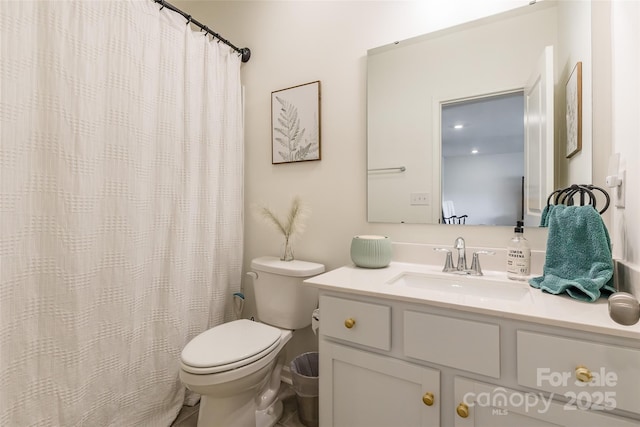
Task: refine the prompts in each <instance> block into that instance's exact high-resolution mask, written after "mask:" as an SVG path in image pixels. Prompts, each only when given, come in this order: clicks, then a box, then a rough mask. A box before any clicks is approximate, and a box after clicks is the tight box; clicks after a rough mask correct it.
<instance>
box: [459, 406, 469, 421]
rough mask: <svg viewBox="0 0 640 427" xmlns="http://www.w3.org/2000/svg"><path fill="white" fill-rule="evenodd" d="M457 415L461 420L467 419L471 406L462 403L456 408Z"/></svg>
mask: <svg viewBox="0 0 640 427" xmlns="http://www.w3.org/2000/svg"><path fill="white" fill-rule="evenodd" d="M456 413H457V414H458V416H459V417H460V418H467V417H468V416H469V406H467V404H466V403H460V404H459V405H458V406H457V407H456Z"/></svg>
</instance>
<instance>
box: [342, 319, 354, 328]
mask: <svg viewBox="0 0 640 427" xmlns="http://www.w3.org/2000/svg"><path fill="white" fill-rule="evenodd" d="M355 325H356V319H354V318H353V317H350V318H348V319H347V320H345V321H344V326H345V328H347V329H351V328H353V327H354V326H355Z"/></svg>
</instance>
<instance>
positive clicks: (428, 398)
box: [422, 391, 435, 406]
mask: <svg viewBox="0 0 640 427" xmlns="http://www.w3.org/2000/svg"><path fill="white" fill-rule="evenodd" d="M434 401H435V397H434V396H433V393H431V392H430V391H428V392H426V393H425V394H424V396H422V403H424V404H425V405H427V406H432V405H433V402H434Z"/></svg>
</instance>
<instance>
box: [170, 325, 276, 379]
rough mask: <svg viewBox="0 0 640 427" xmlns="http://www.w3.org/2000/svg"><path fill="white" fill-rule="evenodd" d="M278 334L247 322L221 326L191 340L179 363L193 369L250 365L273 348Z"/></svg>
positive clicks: (268, 327) (264, 326) (274, 330)
mask: <svg viewBox="0 0 640 427" xmlns="http://www.w3.org/2000/svg"><path fill="white" fill-rule="evenodd" d="M280 334H281V331H280V329H278V328H274V327H273V326H269V325H265V324H264V323H259V322H253V321H251V320H248V319H240V320H234V321H233V322H229V323H223V324H222V325H219V326H216V327H214V328H211V329H209V330H207V331H205V332H203V333H201V334H200V335H198V336H196V337H195V338H194V339H192V340H191V341H190V342H189V343H188V344H187V345H186V346H185V348H184V349H183V350H182V362H183V363H184V364H185V365H187V366H191V367H194V368H213V367H218V366H220V367H221V366H224V365H230V364H233V365H236V366H242V363H237V362H241V361H245V360H246V359H251V360H248V361H247V363H250V362H251V361H253V356H259V357H257V358H260V357H263V356H264V354H263V353H264V352H265V350H267V349H271V348H272V347H275V345H276V344H277V342H278V340H279V339H280ZM267 353H268V352H267Z"/></svg>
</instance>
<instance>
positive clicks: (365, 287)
mask: <svg viewBox="0 0 640 427" xmlns="http://www.w3.org/2000/svg"><path fill="white" fill-rule="evenodd" d="M441 270H442V267H441V266H440V267H438V266H435V265H428V264H412V263H403V262H392V263H391V264H390V265H389V266H388V267H385V268H381V269H366V268H359V267H355V266H345V267H340V268H337V269H335V270H332V271H329V272H327V273H324V274H321V275H318V276H315V277H312V278H310V279H307V280H305V281H304V283H305V284H306V285H308V286H313V287H316V288H319V289H321V290H327V291H335V292H346V293H349V294H354V295H366V296H371V297H377V298H386V299H391V300H396V301H404V302H410V303H420V304H425V305H430V306H435V307H446V308H452V309H456V310H461V311H466V312H473V313H481V314H488V315H492V316H498V317H504V318H510V319H518V320H525V321H530V322H535V323H539V324H544V325H551V326H560V327H565V328H570V329H577V330H581V331H588V332H595V333H601V334H607V335H613V336H619V337H625V338H632V339H640V323H637V324H635V325H632V326H624V325H620V324H618V323H616V322H614V321H613V320H611V318H610V317H609V309H608V303H607V299H606V298H600V299H598V300H597V301H595V302H583V301H579V300H576V299H574V298H571V297H570V296H568V295H566V294H564V295H552V294H549V293H546V292H542V291H541V290H539V289H536V288H533V287H531V286H529V283H528V282H526V281H523V282H519V281H513V280H509V279H507V278H506V275H505V273H503V272H494V271H484V276H481V277H473V278H471V277H467V276H456V275H453V274H451V273H442V271H441ZM405 272H410V273H416V274H429V275H437V276H438V277H442V278H446V279H456V280H459V281H460V283H462V284H464V285H465V286H467V285H469V286H470V285H473V284H477V285H478V286H489V287H492V286H493V287H494V288H496V287H503V289H506V288H504V287H506V286H509V287H511V286H513V287H515V288H514V290H515V291H516V292H515V293H514V295H516V297H513V298H508V299H496V298H492V297H490V296H487V297H485V296H482V295H468V294H461V293H452V292H446V291H440V290H437V289H429V288H428V287H420V288H418V287H409V286H400V285H397V284H390V283H389V282H391V281H393V280H394V279H395V278H397V277H398V276H400V275H402V274H403V273H405ZM465 281H467V282H468V284H467V283H466V282H465ZM473 281H476V282H473ZM494 283H495V284H494ZM476 293H477V292H476ZM508 293H509V294H511V292H508Z"/></svg>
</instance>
